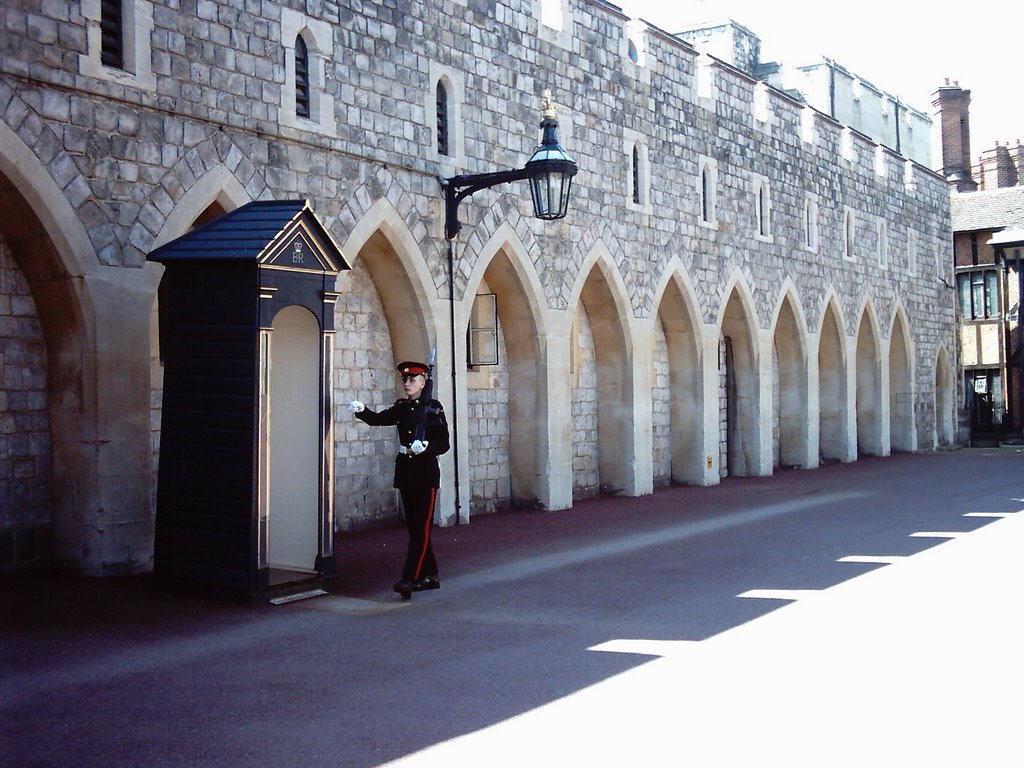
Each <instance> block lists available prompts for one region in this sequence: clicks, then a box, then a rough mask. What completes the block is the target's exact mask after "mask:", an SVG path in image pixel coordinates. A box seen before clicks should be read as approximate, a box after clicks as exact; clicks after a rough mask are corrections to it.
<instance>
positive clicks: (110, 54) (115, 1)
mask: <svg viewBox="0 0 1024 768" xmlns="http://www.w3.org/2000/svg"><path fill="white" fill-rule="evenodd" d="M100 61H101V62H102V63H103V65H104V66H107V67H117V68H118V69H124V8H123V7H122V0H102V2H101V3H100Z"/></svg>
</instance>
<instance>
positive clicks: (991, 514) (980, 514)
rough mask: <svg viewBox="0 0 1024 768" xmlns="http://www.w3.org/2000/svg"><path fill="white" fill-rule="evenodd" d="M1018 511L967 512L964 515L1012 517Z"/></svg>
mask: <svg viewBox="0 0 1024 768" xmlns="http://www.w3.org/2000/svg"><path fill="white" fill-rule="evenodd" d="M1018 514H1020V513H1019V512H967V513H965V514H964V517H999V518H1001V517H1013V516H1014V515H1018Z"/></svg>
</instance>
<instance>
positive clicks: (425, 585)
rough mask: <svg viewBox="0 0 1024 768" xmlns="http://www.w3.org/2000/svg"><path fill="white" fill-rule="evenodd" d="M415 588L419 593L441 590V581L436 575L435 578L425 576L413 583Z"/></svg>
mask: <svg viewBox="0 0 1024 768" xmlns="http://www.w3.org/2000/svg"><path fill="white" fill-rule="evenodd" d="M413 588H414V589H415V590H416V591H417V592H422V591H423V590H425V589H440V588H441V579H440V577H439V576H438V575H437V574H436V573H435V574H434V575H433V576H424V577H423V578H422V579H417V580H416V581H415V582H413Z"/></svg>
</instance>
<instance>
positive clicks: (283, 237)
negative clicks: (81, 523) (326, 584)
mask: <svg viewBox="0 0 1024 768" xmlns="http://www.w3.org/2000/svg"><path fill="white" fill-rule="evenodd" d="M148 258H149V260H150V261H155V262H159V263H161V264H163V265H164V267H165V272H164V275H163V279H162V282H161V284H160V289H159V296H158V305H159V327H160V358H161V361H162V363H163V372H164V388H163V412H162V418H161V428H160V464H159V475H158V480H157V504H156V531H155V542H154V544H155V546H154V562H153V573H154V578H155V581H156V585H157V586H158V587H159V588H165V589H173V590H176V591H188V592H199V593H203V594H211V595H218V596H229V597H239V598H242V599H257V600H262V599H269V598H271V597H276V596H282V595H289V594H296V593H299V592H301V591H304V590H308V589H311V588H314V587H317V586H319V585H321V584H322V582H323V581H324V580H327V579H331V578H333V577H334V576H335V565H334V505H333V493H332V486H333V476H334V473H333V467H334V434H333V432H334V430H333V423H334V422H333V411H334V409H333V407H332V405H333V402H332V401H333V395H332V386H331V382H332V375H331V372H332V370H333V351H334V306H335V302H336V301H337V297H338V294H337V293H336V291H335V284H336V281H337V276H338V272H339V271H340V270H344V269H349V268H350V267H349V265H348V264H347V263H346V261H345V257H344V256H343V255H342V253H341V249H340V248H339V247H338V245H337V244H336V243H335V242H334V240H333V238H332V237H331V235H330V233H329V232H328V231H327V229H326V228H325V227H324V226H323V225H322V224H321V223H320V221H319V220H318V219H317V217H316V216H315V215H314V213H313V211H312V210H311V208H310V206H309V203H308V202H307V201H305V200H286V201H268V202H253V203H249V204H248V205H245V206H242V207H241V208H238V209H237V210H234V211H231V212H230V213H227V214H225V215H223V216H221V217H219V218H217V219H215V220H213V221H211V222H209V223H208V224H205V225H204V226H202V227H199V228H198V229H195V230H193V231H192V232H189V233H188V234H186V235H183V236H182V237H180V238H178V239H177V240H174V241H173V242H170V243H167V244H166V245H163V246H161V247H160V248H157V249H156V250H154V251H153V252H152V253H150V254H149V257H148Z"/></svg>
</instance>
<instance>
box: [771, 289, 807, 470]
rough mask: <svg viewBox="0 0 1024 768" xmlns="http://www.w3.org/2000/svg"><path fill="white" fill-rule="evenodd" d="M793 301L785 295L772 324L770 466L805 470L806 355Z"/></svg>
mask: <svg viewBox="0 0 1024 768" xmlns="http://www.w3.org/2000/svg"><path fill="white" fill-rule="evenodd" d="M802 340H803V334H802V333H801V331H800V325H799V324H798V322H797V317H796V312H795V311H794V310H793V302H792V300H791V298H790V297H789V296H788V295H787V296H786V297H785V298H784V299H783V301H782V306H781V308H780V309H779V314H778V317H777V319H776V323H775V335H774V337H773V340H772V348H773V364H772V370H773V376H772V381H773V384H774V386H773V393H774V395H773V398H772V406H773V421H774V422H775V423H776V425H777V430H778V431H777V433H775V435H776V436H775V437H774V439H773V450H772V457H773V466H775V467H779V466H783V467H806V466H808V465H809V461H808V458H809V457H808V455H807V443H808V439H809V436H808V425H809V423H810V415H809V412H808V397H807V354H806V352H805V351H804V349H805V345H804V344H803V343H802Z"/></svg>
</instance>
